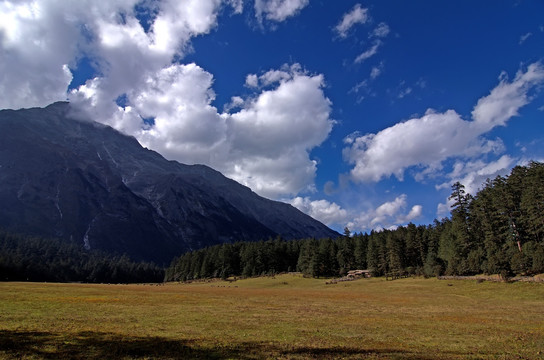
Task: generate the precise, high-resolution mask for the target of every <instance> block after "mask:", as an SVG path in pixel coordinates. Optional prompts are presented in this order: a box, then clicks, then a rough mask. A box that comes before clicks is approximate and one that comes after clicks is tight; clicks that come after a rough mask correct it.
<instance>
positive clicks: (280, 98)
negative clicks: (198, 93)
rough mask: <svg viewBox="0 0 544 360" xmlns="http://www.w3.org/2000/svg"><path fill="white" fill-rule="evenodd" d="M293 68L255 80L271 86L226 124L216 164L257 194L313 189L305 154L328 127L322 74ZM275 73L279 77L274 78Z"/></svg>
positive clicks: (313, 164) (312, 169)
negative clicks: (225, 146)
mask: <svg viewBox="0 0 544 360" xmlns="http://www.w3.org/2000/svg"><path fill="white" fill-rule="evenodd" d="M299 69H300V66H299V65H295V66H291V67H283V68H282V70H280V71H275V70H272V71H269V72H266V73H265V74H263V75H261V76H259V77H258V78H259V82H262V84H264V85H267V86H271V85H272V84H273V82H275V86H274V87H273V88H272V89H266V90H263V91H262V92H261V93H259V94H258V96H257V97H255V98H254V99H249V101H246V103H245V105H244V107H243V108H242V109H241V110H240V111H238V112H236V113H232V114H223V117H224V118H225V119H226V121H227V124H228V135H229V138H228V143H229V149H230V151H229V153H228V154H229V157H228V158H226V159H224V165H221V164H217V166H218V167H219V168H220V169H222V170H223V171H224V173H225V174H226V175H227V176H229V177H232V178H233V179H235V180H237V181H239V182H241V183H243V184H245V185H248V186H250V187H251V188H252V189H254V190H255V191H257V192H259V193H260V194H263V195H266V196H270V197H277V196H279V195H280V194H295V193H297V192H299V191H301V190H305V189H308V187H309V186H310V187H311V186H312V185H313V178H314V177H315V171H316V162H315V161H314V160H311V159H310V157H309V152H310V150H311V149H312V148H314V147H316V146H318V145H320V144H321V143H322V142H323V141H324V140H325V139H326V138H327V136H328V134H329V133H330V131H331V130H332V126H333V125H334V121H333V120H332V119H330V112H331V102H330V101H329V100H328V99H327V98H326V97H325V95H324V93H323V89H322V88H323V86H324V85H325V84H324V78H323V76H322V75H309V74H306V73H305V72H302V71H301V70H299ZM278 74H279V75H278Z"/></svg>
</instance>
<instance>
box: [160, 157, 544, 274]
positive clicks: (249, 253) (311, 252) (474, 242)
mask: <svg viewBox="0 0 544 360" xmlns="http://www.w3.org/2000/svg"><path fill="white" fill-rule="evenodd" d="M449 199H450V201H451V202H452V206H451V217H449V218H444V219H442V220H435V221H434V223H433V224H430V225H419V226H416V225H414V224H408V225H407V226H404V227H399V228H397V229H394V230H381V231H372V232H370V233H364V234H363V233H359V234H357V233H354V234H351V232H350V231H349V229H347V228H346V229H345V232H344V236H342V237H340V238H338V239H334V240H333V239H303V240H293V241H284V240H282V239H281V238H276V239H271V240H268V241H259V242H237V243H228V244H222V245H217V246H212V247H208V248H205V249H201V250H197V251H193V252H188V253H185V254H183V255H181V256H180V257H179V258H176V259H175V260H174V261H173V262H172V264H171V266H170V267H169V268H168V269H166V275H165V280H166V281H187V280H193V279H202V278H211V277H221V278H227V277H230V276H243V277H249V276H257V275H264V274H275V273H280V272H290V271H300V272H302V273H304V274H305V275H308V276H313V277H332V276H342V275H344V274H346V273H347V271H349V270H352V269H369V270H371V272H372V273H373V275H374V276H384V275H388V274H392V273H393V274H406V275H422V276H427V277H430V276H438V275H443V274H444V275H474V274H481V273H485V274H500V275H501V276H503V277H505V278H507V277H510V276H513V275H515V274H519V275H532V274H538V273H543V272H544V164H543V163H539V162H530V163H529V164H528V165H527V166H516V167H514V168H513V169H512V171H511V172H510V174H509V175H508V176H498V177H496V178H495V179H492V180H491V179H488V180H487V181H486V182H485V183H484V184H482V187H481V189H480V190H479V191H478V192H477V193H476V194H475V195H471V194H468V193H466V192H465V188H464V186H463V185H462V184H461V183H459V182H457V183H455V184H453V186H452V192H451V196H450V198H449Z"/></svg>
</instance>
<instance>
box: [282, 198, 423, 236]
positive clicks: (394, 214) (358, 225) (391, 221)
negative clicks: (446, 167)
mask: <svg viewBox="0 0 544 360" xmlns="http://www.w3.org/2000/svg"><path fill="white" fill-rule="evenodd" d="M407 199H408V197H407V196H406V194H402V195H400V196H398V197H396V198H395V199H394V200H392V201H386V202H384V203H383V204H381V205H379V206H378V207H376V208H373V209H369V210H367V211H365V212H362V213H360V212H356V211H353V210H346V209H344V208H342V207H341V206H340V205H338V204H336V203H334V202H330V201H327V200H311V199H310V198H309V197H296V198H294V199H292V200H290V201H289V203H290V204H291V205H293V206H294V207H296V208H297V209H299V210H300V211H302V212H304V213H306V214H308V215H310V216H312V217H313V218H315V219H317V220H319V221H321V222H322V223H324V224H325V225H328V226H336V227H338V228H343V227H346V226H347V227H348V228H349V229H350V230H352V231H368V230H372V229H374V230H378V229H389V228H396V227H398V226H402V225H405V224H407V223H409V222H410V221H413V220H415V219H417V218H419V217H420V216H421V213H422V211H423V207H422V206H421V205H414V206H412V207H411V208H410V210H409V211H408V212H406V208H407V206H408V205H407Z"/></svg>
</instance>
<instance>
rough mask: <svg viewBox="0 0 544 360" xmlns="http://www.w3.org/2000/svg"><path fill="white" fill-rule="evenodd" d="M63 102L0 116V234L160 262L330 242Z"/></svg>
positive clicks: (213, 174) (296, 215)
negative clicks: (236, 247)
mask: <svg viewBox="0 0 544 360" xmlns="http://www.w3.org/2000/svg"><path fill="white" fill-rule="evenodd" d="M72 113H73V112H72V109H71V106H70V104H69V103H65V102H60V103H55V104H52V105H50V106H48V107H46V108H32V109H22V110H2V111H0V227H2V228H5V229H8V230H10V231H14V232H19V233H26V234H37V235H40V236H51V237H59V238H62V239H65V240H67V241H73V242H76V243H80V244H81V246H84V247H85V248H87V249H92V248H97V249H102V250H106V251H108V252H112V253H119V254H121V253H126V254H128V255H129V256H131V257H132V258H134V259H136V260H151V261H155V262H158V263H166V262H168V261H170V260H171V259H172V257H174V256H177V255H179V254H180V253H182V252H183V251H185V250H188V249H197V248H201V247H205V246H208V245H213V244H218V243H222V242H231V241H238V240H260V239H267V238H269V237H274V236H277V235H281V236H282V237H284V238H287V239H291V238H303V237H316V238H321V237H335V236H337V235H338V234H337V233H336V232H335V231H333V230H331V229H329V228H328V227H326V226H325V225H323V224H322V223H320V222H318V221H316V220H314V219H313V218H311V217H309V216H307V215H305V214H303V213H302V212H300V211H298V210H297V209H295V208H294V207H292V206H291V205H288V204H285V203H281V202H277V201H272V200H268V199H265V198H262V197H260V196H258V195H257V194H255V193H253V192H252V191H251V190H250V189H249V188H247V187H245V186H242V185H240V184H239V183H237V182H235V181H233V180H230V179H228V178H226V177H224V176H223V175H222V174H221V173H219V172H217V171H215V170H213V169H211V168H209V167H207V166H203V165H191V166H189V165H184V164H180V163H178V162H175V161H168V160H166V159H164V158H163V157H162V156H161V155H159V154H158V153H156V152H154V151H151V150H148V149H145V148H143V147H142V146H141V145H140V144H139V143H138V142H137V141H136V139H134V138H132V137H128V136H125V135H123V134H121V133H119V132H118V131H116V130H114V129H112V128H111V127H108V126H105V125H102V124H99V123H96V122H93V121H90V120H89V121H82V120H77V119H76V118H75V117H74V116H72Z"/></svg>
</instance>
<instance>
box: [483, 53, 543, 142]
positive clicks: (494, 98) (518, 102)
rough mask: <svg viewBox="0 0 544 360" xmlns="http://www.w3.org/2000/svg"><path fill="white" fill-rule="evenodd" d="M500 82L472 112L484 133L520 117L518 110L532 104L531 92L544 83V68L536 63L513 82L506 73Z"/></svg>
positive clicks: (520, 72)
mask: <svg viewBox="0 0 544 360" xmlns="http://www.w3.org/2000/svg"><path fill="white" fill-rule="evenodd" d="M499 80H500V83H499V85H498V86H496V87H495V88H494V89H493V90H491V93H490V94H489V95H487V96H485V97H483V98H481V99H480V100H478V103H477V104H476V106H475V107H474V110H473V111H472V118H473V119H474V123H475V126H476V127H477V128H478V129H479V130H480V131H482V132H483V131H489V130H490V129H492V128H494V127H495V126H504V125H505V124H506V122H507V121H508V120H509V119H510V118H511V117H513V116H517V115H518V110H519V109H520V108H521V107H523V106H525V105H527V104H528V103H529V102H530V96H529V91H530V90H531V89H533V88H535V86H537V85H539V84H541V83H543V82H544V66H543V65H542V64H541V63H539V62H536V63H533V64H531V65H529V66H528V67H527V70H526V71H525V72H523V71H522V70H519V71H518V72H517V74H516V76H515V78H514V80H512V81H511V82H509V81H508V76H507V74H506V73H502V74H501V76H500V77H499Z"/></svg>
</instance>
